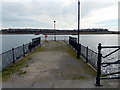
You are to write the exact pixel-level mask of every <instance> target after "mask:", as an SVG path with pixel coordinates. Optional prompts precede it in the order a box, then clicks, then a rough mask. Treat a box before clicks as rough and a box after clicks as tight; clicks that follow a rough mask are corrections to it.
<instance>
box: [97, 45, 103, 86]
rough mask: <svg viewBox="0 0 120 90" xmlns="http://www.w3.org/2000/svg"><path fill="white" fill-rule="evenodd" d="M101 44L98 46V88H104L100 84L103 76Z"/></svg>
mask: <svg viewBox="0 0 120 90" xmlns="http://www.w3.org/2000/svg"><path fill="white" fill-rule="evenodd" d="M101 57H102V54H101V43H99V44H98V61H97V77H96V86H102V85H101V84H100V76H101Z"/></svg>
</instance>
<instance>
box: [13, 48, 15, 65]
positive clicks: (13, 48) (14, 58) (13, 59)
mask: <svg viewBox="0 0 120 90" xmlns="http://www.w3.org/2000/svg"><path fill="white" fill-rule="evenodd" d="M12 54H13V63H15V56H14V48H12Z"/></svg>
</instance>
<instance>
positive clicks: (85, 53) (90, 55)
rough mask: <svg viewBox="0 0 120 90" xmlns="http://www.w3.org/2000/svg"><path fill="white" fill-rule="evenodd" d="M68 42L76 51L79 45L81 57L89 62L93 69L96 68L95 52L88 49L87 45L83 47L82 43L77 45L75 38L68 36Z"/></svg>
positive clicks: (96, 57) (96, 55)
mask: <svg viewBox="0 0 120 90" xmlns="http://www.w3.org/2000/svg"><path fill="white" fill-rule="evenodd" d="M69 43H70V44H71V46H72V47H73V48H74V50H75V51H76V52H77V51H78V46H79V47H80V49H79V50H80V55H82V57H83V58H84V59H85V60H86V62H87V63H89V64H90V65H91V66H92V67H93V68H94V69H96V70H97V59H98V54H97V53H96V52H94V51H93V50H91V49H89V48H88V47H85V46H84V45H81V44H79V45H78V43H77V38H74V37H69Z"/></svg>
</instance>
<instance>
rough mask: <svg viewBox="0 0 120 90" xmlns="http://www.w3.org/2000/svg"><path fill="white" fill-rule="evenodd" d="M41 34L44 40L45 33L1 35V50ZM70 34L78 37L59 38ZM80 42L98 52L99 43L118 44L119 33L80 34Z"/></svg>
mask: <svg viewBox="0 0 120 90" xmlns="http://www.w3.org/2000/svg"><path fill="white" fill-rule="evenodd" d="M39 36H40V37H42V40H45V38H44V35H32V34H28V35H26V34H23V35H0V43H2V44H1V45H0V52H5V51H7V50H10V49H11V48H12V47H17V46H20V45H22V44H26V43H28V42H30V41H31V40H32V38H35V37H39ZM69 36H73V37H77V36H76V35H66V36H65V35H57V40H68V37H69ZM47 40H54V36H53V35H49V36H48V39H47ZM80 42H81V43H82V44H83V45H85V46H88V47H89V48H90V49H92V50H94V51H96V52H97V46H98V43H101V44H102V45H118V35H105V34H104V35H80Z"/></svg>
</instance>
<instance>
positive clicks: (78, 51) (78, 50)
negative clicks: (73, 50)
mask: <svg viewBox="0 0 120 90" xmlns="http://www.w3.org/2000/svg"><path fill="white" fill-rule="evenodd" d="M80 51H81V44H78V43H77V58H80V53H81V52H80Z"/></svg>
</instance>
